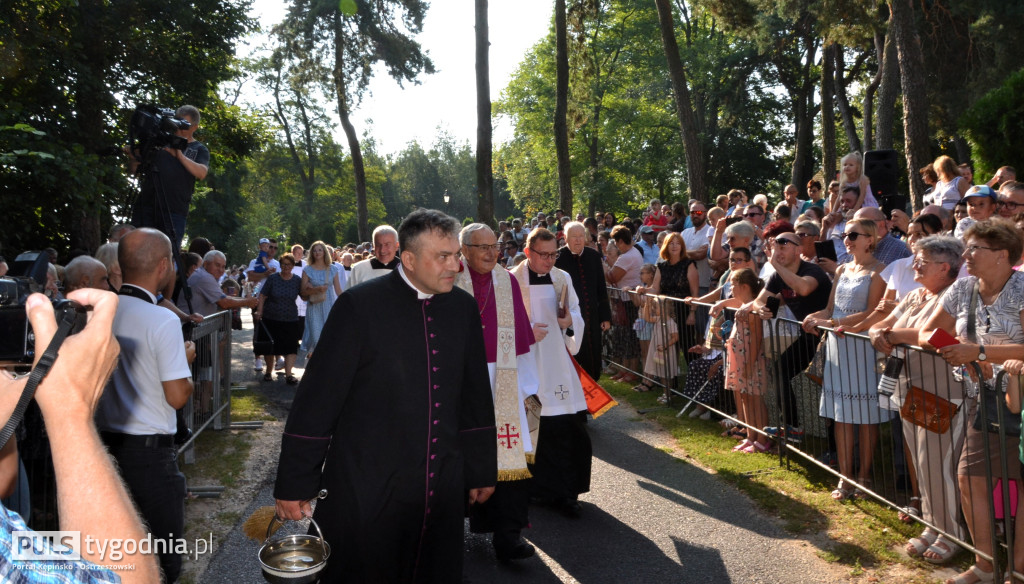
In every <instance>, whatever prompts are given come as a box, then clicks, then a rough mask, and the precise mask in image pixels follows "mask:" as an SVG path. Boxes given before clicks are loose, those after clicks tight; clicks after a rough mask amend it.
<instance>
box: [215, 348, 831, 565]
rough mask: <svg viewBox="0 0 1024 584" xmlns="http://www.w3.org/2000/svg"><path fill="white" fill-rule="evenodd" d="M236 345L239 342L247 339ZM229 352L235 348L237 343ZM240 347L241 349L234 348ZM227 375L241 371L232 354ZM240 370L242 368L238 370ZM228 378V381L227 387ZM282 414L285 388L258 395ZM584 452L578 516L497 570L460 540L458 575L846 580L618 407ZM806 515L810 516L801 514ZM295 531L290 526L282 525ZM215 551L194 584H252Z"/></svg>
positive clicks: (236, 561) (474, 545)
mask: <svg viewBox="0 0 1024 584" xmlns="http://www.w3.org/2000/svg"><path fill="white" fill-rule="evenodd" d="M247 332H248V331H246V332H245V333H242V334H239V335H237V336H238V337H240V338H239V341H242V339H244V338H245V336H246V333H247ZM236 342H238V341H236ZM236 346H239V345H236ZM247 346H248V343H243V344H242V345H241V346H240V347H239V350H237V351H236V353H235V354H236V355H239V354H241V355H242V356H244V357H245V359H241V358H239V357H236V366H235V368H234V370H235V371H238V372H239V373H241V374H242V375H243V378H244V379H249V377H244V375H245V374H244V373H243V371H244V369H245V368H249V369H248V371H249V373H248V375H249V376H251V375H252V373H251V372H252V370H251V363H252V361H251V357H249V356H250V355H251V352H247V351H245V350H244V349H242V347H247ZM243 362H244V363H243ZM236 379H237V378H236ZM261 389H262V390H264V393H265V394H266V395H267V396H268V397H269V398H271V399H272V400H273V401H274V402H275V403H277V404H279V405H280V406H282V407H284V408H287V407H288V406H289V405H290V396H291V395H292V391H291V388H290V387H288V386H285V384H284V383H283V382H281V383H274V384H261ZM588 428H589V431H590V435H591V439H592V440H593V445H594V465H593V480H592V485H591V491H590V493H587V494H585V495H584V496H583V497H581V500H582V501H583V504H584V509H583V516H582V517H581V518H580V519H576V520H572V519H567V518H564V517H562V516H561V515H560V514H558V513H556V512H554V511H552V510H550V509H547V508H545V507H539V506H532V507H531V508H530V518H531V522H532V527H531V528H530V529H527V530H525V531H524V536H525V537H526V538H527V539H528V540H529V541H530V542H531V543H533V544H534V545H535V546H537V550H538V555H537V556H536V557H534V558H531V559H528V560H525V561H522V562H518V563H515V564H513V565H499V564H497V563H496V561H495V559H494V553H493V550H492V549H491V546H490V541H489V539H488V537H485V536H478V535H473V534H468V528H467V537H466V541H465V550H466V555H465V558H466V567H465V573H466V576H467V578H468V579H469V580H471V581H472V582H475V583H486V584H503V583H506V582H507V583H513V582H514V583H516V584H523V583H530V584H532V583H538V584H540V583H549V582H550V583H557V582H578V583H581V584H605V583H608V584H622V583H659V584H660V583H680V584H682V583H691V582H692V583H701V584H704V583H709V582H715V583H729V582H736V583H744V584H747V583H783V582H785V583H787V584H788V583H798V584H799V583H807V584H812V583H813V584H823V583H829V582H841V581H845V580H846V578H845V577H844V576H845V574H844V573H843V571H842V570H841V569H839V568H837V567H836V566H834V565H832V564H829V563H827V562H825V561H823V560H821V559H820V558H818V556H817V555H816V551H817V549H816V547H815V545H814V544H813V543H810V542H808V541H804V540H798V539H794V538H792V537H790V536H788V535H787V534H786V533H785V532H784V531H783V530H782V528H781V527H780V526H779V523H778V522H777V521H776V520H774V519H772V518H769V517H766V516H765V515H764V514H762V513H760V512H759V511H758V510H757V509H756V508H755V507H754V505H753V503H752V502H751V501H750V500H749V499H747V498H746V496H744V495H743V494H741V493H740V492H739V491H737V490H736V489H734V488H733V487H731V486H729V485H727V484H725V483H724V482H723V481H721V480H719V479H718V478H717V477H715V476H714V475H712V474H710V473H708V472H706V471H704V470H702V469H700V468H698V467H695V466H694V465H692V464H689V463H687V462H684V461H683V460H681V459H680V458H677V457H676V456H673V455H672V454H669V453H667V452H666V451H665V449H666V448H669V447H670V446H671V437H670V436H669V435H668V434H667V433H665V432H663V431H660V430H658V429H657V428H656V427H655V426H654V425H652V424H650V423H648V422H646V421H644V420H642V419H641V417H640V416H639V415H638V414H637V413H636V412H635V411H634V410H632V409H631V408H629V407H628V406H621V405H620V406H618V407H616V408H613V409H612V410H611V411H610V412H608V413H607V414H605V415H604V416H602V417H601V418H599V419H597V420H593V421H591V423H590V424H589V426H588ZM274 462H275V461H271V462H270V463H269V464H268V465H267V468H266V476H265V479H264V480H265V483H264V487H263V488H262V489H261V490H260V492H259V494H258V495H257V497H256V498H255V499H254V500H253V502H252V503H251V505H250V506H249V508H248V509H247V510H246V512H245V513H244V514H243V515H242V517H243V519H244V518H247V517H248V516H249V515H250V514H251V513H252V511H253V510H255V509H256V508H257V507H258V506H261V505H272V504H273V497H272V487H273V485H272V481H273V477H274V473H275V471H276V465H275V463H274ZM808 512H809V513H813V512H814V510H813V509H808ZM292 527H293V528H295V527H294V526H292ZM217 547H218V549H217V551H216V554H215V556H214V557H213V558H212V560H211V562H210V565H209V567H208V569H207V570H206V572H205V573H204V574H203V575H202V576H201V577H200V578H199V579H198V581H199V582H202V583H204V584H206V583H210V584H218V583H225V584H240V583H246V582H253V583H256V582H262V581H263V579H262V577H261V574H260V570H259V564H258V562H257V560H256V554H257V550H258V548H259V544H258V543H256V542H252V541H250V540H247V539H246V538H245V536H244V535H242V534H241V531H240V528H239V527H238V526H236V527H235V529H234V530H233V531H232V532H231V533H230V534H229V536H228V537H227V539H226V541H223V542H218V546H217Z"/></svg>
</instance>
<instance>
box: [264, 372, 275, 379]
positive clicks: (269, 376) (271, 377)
mask: <svg viewBox="0 0 1024 584" xmlns="http://www.w3.org/2000/svg"><path fill="white" fill-rule="evenodd" d="M273 380H274V378H273V376H271V375H270V374H269V373H264V374H263V381H273Z"/></svg>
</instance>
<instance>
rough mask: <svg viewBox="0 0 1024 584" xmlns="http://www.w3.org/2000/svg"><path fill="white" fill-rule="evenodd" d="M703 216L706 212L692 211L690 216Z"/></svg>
mask: <svg viewBox="0 0 1024 584" xmlns="http://www.w3.org/2000/svg"><path fill="white" fill-rule="evenodd" d="M703 214H704V211H691V212H690V215H696V216H697V217H700V216H701V215H703Z"/></svg>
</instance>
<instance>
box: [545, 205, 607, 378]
mask: <svg viewBox="0 0 1024 584" xmlns="http://www.w3.org/2000/svg"><path fill="white" fill-rule="evenodd" d="M588 237H590V233H589V232H588V231H587V228H586V227H584V225H583V224H582V223H580V222H579V221H571V222H569V223H568V224H566V226H565V243H566V246H565V247H563V248H562V249H560V250H559V251H558V259H557V260H555V267H556V268H558V269H560V270H562V271H563V272H566V273H567V274H569V277H570V278H572V287H573V290H575V291H576V296H577V297H578V298H579V300H580V312H581V313H582V314H583V322H584V324H585V325H586V326H585V327H584V331H583V338H581V339H580V351H579V353H576V362H577V363H579V364H580V367H583V370H584V371H586V372H587V375H589V376H590V377H591V378H592V379H593V380H594V381H597V380H598V379H599V378H600V377H601V333H602V332H604V331H606V330H608V329H610V328H611V326H612V309H611V306H610V305H609V303H608V288H606V287H605V286H606V284H605V281H604V263H603V262H602V260H601V252H599V251H597V250H596V249H593V248H591V247H587V238H588Z"/></svg>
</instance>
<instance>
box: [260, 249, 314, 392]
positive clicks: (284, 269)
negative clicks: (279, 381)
mask: <svg viewBox="0 0 1024 584" xmlns="http://www.w3.org/2000/svg"><path fill="white" fill-rule="evenodd" d="M279 261H280V262H281V271H280V272H277V273H275V274H271V275H269V276H267V279H266V280H265V281H264V283H263V287H262V288H260V299H259V304H258V305H257V306H256V311H255V312H253V313H252V315H253V318H255V319H257V320H262V321H263V325H264V326H266V327H267V331H268V332H270V336H271V337H272V338H273V339H274V352H273V353H272V354H270V355H265V356H264V357H263V362H264V363H266V367H267V371H266V373H265V374H264V375H263V381H270V380H271V379H273V377H272V375H273V372H274V355H284V374H285V380H286V381H287V382H288V385H296V384H297V383H298V382H299V380H298V379H297V378H296V377H295V376H294V375H292V367H294V366H295V358H296V356H297V354H298V351H299V338H300V337H301V336H302V328H301V326H300V322H299V310H298V305H296V304H295V299H296V298H298V297H299V292H300V291H301V290H302V279H301V278H299V277H298V276H296V275H295V274H293V273H292V268H294V267H295V256H293V255H292V254H290V253H286V254H284V255H282V256H281V259H280V260H279Z"/></svg>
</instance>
